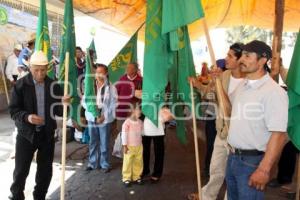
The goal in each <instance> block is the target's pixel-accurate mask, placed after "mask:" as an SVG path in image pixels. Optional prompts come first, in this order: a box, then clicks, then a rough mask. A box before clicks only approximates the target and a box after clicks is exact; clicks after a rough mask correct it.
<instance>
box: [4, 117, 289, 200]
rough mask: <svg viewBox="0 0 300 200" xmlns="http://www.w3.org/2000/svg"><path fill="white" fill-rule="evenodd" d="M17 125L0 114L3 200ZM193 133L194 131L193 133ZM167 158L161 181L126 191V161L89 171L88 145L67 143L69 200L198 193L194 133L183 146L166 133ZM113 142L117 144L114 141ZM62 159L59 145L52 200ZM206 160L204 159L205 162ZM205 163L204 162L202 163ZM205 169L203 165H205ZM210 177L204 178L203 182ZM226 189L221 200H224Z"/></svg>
mask: <svg viewBox="0 0 300 200" xmlns="http://www.w3.org/2000/svg"><path fill="white" fill-rule="evenodd" d="M198 124H199V127H198V128H199V136H200V140H199V148H200V155H201V158H204V154H205V152H204V149H205V148H203V147H205V141H204V136H203V133H202V132H201V129H202V128H203V127H202V126H203V124H201V123H198ZM13 132H14V124H13V121H12V120H10V118H9V115H8V114H7V113H6V112H2V113H0V177H1V179H2V180H1V181H0V199H1V200H2V199H3V200H4V199H7V196H8V195H9V187H10V184H11V182H12V173H13V169H14V159H13V158H11V155H13V149H14V145H13V143H14V141H13ZM189 132H190V131H189ZM165 139H166V141H165V142H166V154H165V155H166V156H165V166H164V169H165V170H164V174H163V177H162V179H161V181H160V182H159V183H157V184H151V183H150V182H149V181H146V182H145V183H144V185H133V186H132V187H130V188H125V187H124V186H123V185H122V183H121V167H122V161H121V160H120V159H118V158H114V157H113V158H112V171H111V172H110V173H107V174H104V173H103V172H101V171H100V170H94V171H91V172H86V171H85V167H86V157H87V154H88V149H87V146H86V145H82V144H79V143H77V142H74V141H73V142H70V143H68V144H67V166H66V198H65V199H66V200H96V199H103V200H140V199H143V200H177V199H178V200H181V199H187V198H186V197H187V195H188V194H189V193H191V192H194V191H196V189H197V186H196V184H197V181H196V170H195V156H194V144H193V138H192V134H191V133H189V134H188V144H187V145H182V144H180V143H179V142H178V140H177V139H176V136H175V129H168V130H167V134H166V138H165ZM112 142H113V141H112ZM60 160H61V144H60V142H57V143H56V152H55V161H54V164H53V166H54V170H53V171H54V172H53V178H52V182H51V185H50V188H49V191H48V197H47V198H48V199H51V200H58V199H59V197H60V177H61V170H60ZM201 160H203V159H201ZM202 163H203V162H202ZM202 166H203V164H202ZM35 171H36V164H35V162H34V161H33V162H32V167H31V170H30V175H29V177H28V179H27V184H26V189H25V194H26V199H28V200H31V199H32V195H31V194H32V191H33V187H34V175H35ZM206 181H207V178H206V177H205V176H202V183H203V184H205V182H206ZM224 190H225V189H224V187H223V189H222V191H221V193H220V195H219V198H218V199H220V200H221V199H223V195H224ZM287 197H288V194H287V193H284V192H282V191H281V190H280V189H271V188H268V189H267V192H266V199H267V200H286V199H290V198H287Z"/></svg>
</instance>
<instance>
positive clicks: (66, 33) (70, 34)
mask: <svg viewBox="0 0 300 200" xmlns="http://www.w3.org/2000/svg"><path fill="white" fill-rule="evenodd" d="M75 48H76V42H75V27H74V13H73V3H72V0H66V1H65V10H64V22H63V27H62V36H61V43H60V67H59V78H58V79H59V81H60V83H61V84H63V81H64V78H65V67H66V66H65V56H66V52H69V54H70V60H69V90H68V91H69V95H70V96H71V98H72V99H71V109H70V117H71V118H72V119H73V120H75V121H76V122H79V114H80V110H79V104H80V99H79V95H78V93H79V91H78V89H77V78H78V76H77V67H76V60H75V59H76V58H75Z"/></svg>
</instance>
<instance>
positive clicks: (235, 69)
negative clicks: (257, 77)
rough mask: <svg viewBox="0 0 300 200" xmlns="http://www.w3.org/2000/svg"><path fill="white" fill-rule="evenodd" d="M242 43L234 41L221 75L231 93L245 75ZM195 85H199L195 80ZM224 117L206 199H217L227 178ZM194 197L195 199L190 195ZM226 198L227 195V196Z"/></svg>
mask: <svg viewBox="0 0 300 200" xmlns="http://www.w3.org/2000/svg"><path fill="white" fill-rule="evenodd" d="M242 47H243V44H242V43H234V44H232V45H231V46H230V47H229V50H228V52H227V56H226V58H225V64H226V69H227V70H226V71H224V72H223V73H222V74H221V76H220V79H221V83H222V86H223V89H224V91H225V92H226V94H228V95H230V94H231V93H233V92H234V91H235V89H236V88H237V87H238V85H239V84H240V83H241V82H242V81H243V80H244V77H245V75H244V74H243V73H242V72H241V69H240V67H239V59H240V57H241V56H242ZM193 85H194V86H195V87H197V86H198V84H197V82H195V80H194V81H193ZM224 125H225V124H224V119H223V118H221V116H217V119H216V129H217V136H216V139H215V141H214V146H213V152H212V157H211V162H210V166H209V175H210V177H209V181H208V183H207V184H206V185H205V186H204V187H203V189H202V198H203V199H205V200H215V199H217V197H218V194H219V191H220V189H221V187H222V185H223V182H224V178H225V170H226V162H227V157H228V150H227V135H228V130H227V129H226V128H225V126H224ZM190 196H191V197H190V198H192V199H195V198H194V197H192V196H195V197H196V196H197V195H190ZM225 199H226V197H225Z"/></svg>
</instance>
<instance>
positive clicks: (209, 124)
mask: <svg viewBox="0 0 300 200" xmlns="http://www.w3.org/2000/svg"><path fill="white" fill-rule="evenodd" d="M205 134H206V145H207V146H206V156H205V170H207V171H209V166H210V160H211V156H212V152H213V150H214V143H215V139H216V135H217V130H216V120H215V119H214V120H206V124H205Z"/></svg>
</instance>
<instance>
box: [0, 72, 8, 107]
mask: <svg viewBox="0 0 300 200" xmlns="http://www.w3.org/2000/svg"><path fill="white" fill-rule="evenodd" d="M1 74H2V80H3V84H4V90H5V95H6V100H7V105H9V95H8V89H7V84H6V80H5V75H4V67H1Z"/></svg>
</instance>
